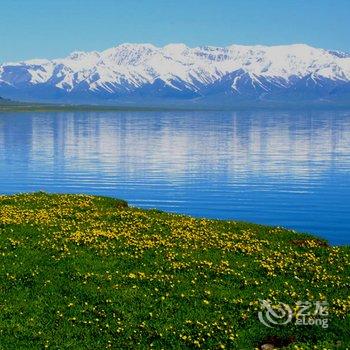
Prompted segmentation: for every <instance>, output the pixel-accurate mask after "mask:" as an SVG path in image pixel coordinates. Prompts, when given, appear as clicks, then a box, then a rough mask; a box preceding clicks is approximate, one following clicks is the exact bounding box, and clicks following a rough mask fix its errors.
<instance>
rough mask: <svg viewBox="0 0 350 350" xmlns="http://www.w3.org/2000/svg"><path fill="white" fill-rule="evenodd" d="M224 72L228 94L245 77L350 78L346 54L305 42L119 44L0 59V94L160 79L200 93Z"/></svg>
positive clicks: (139, 84) (112, 87) (259, 80)
mask: <svg viewBox="0 0 350 350" xmlns="http://www.w3.org/2000/svg"><path fill="white" fill-rule="evenodd" d="M230 74H231V75H232V77H230ZM225 77H230V78H228V79H231V81H230V84H229V85H230V93H232V94H235V93H237V94H244V93H245V89H244V88H242V84H243V81H246V80H244V79H249V83H250V85H251V86H252V88H253V89H261V91H270V90H271V89H272V88H288V87H289V86H291V85H292V84H294V83H295V81H296V80H300V79H303V78H307V77H309V78H310V79H311V80H312V81H313V82H314V83H315V84H316V85H317V84H320V85H322V83H319V81H320V80H322V79H327V80H328V81H330V82H332V81H333V82H339V83H341V82H350V55H348V54H345V53H341V52H338V51H329V50H324V49H318V48H314V47H311V46H308V45H304V44H295V45H284V46H261V45H257V46H243V45H231V46H228V47H213V46H203V47H195V48H190V47H187V46H186V45H184V44H169V45H166V46H164V47H156V46H154V45H152V44H122V45H118V46H116V47H113V48H110V49H107V50H105V51H102V52H97V51H93V52H81V51H77V52H73V53H71V54H70V55H69V56H68V57H65V58H59V59H53V60H46V59H35V60H28V61H23V62H17V63H4V64H2V65H1V66H0V94H1V91H2V90H4V89H5V90H4V91H5V92H6V91H10V90H9V89H11V88H13V89H16V92H17V93H18V92H19V91H21V90H26V89H31V88H33V87H38V86H46V87H50V88H52V89H57V90H58V91H63V92H67V93H69V92H72V91H80V92H84V91H85V92H100V93H101V92H102V93H105V94H107V95H108V94H111V95H112V94H120V93H122V94H124V95H125V94H127V93H128V92H135V91H137V90H139V89H141V88H143V87H147V86H150V85H152V84H155V83H156V82H157V81H160V82H162V83H163V84H164V86H163V87H165V88H166V87H168V88H170V89H172V90H173V91H174V92H176V91H190V92H193V93H198V94H199V95H203V94H204V92H203V89H205V88H206V87H207V88H208V87H211V86H213V84H218V83H220V82H222V81H224V80H223V79H224V78H225ZM271 84H272V85H271ZM6 89H7V90H6ZM152 91H153V90H152ZM152 91H150V92H149V94H152Z"/></svg>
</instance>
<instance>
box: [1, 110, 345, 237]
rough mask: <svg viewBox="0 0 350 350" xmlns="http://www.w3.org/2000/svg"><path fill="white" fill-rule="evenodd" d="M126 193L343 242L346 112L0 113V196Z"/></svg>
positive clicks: (142, 202)
mask: <svg viewBox="0 0 350 350" xmlns="http://www.w3.org/2000/svg"><path fill="white" fill-rule="evenodd" d="M38 190H44V191H48V192H69V193H81V192H84V193H90V194H99V195H107V196H113V197H119V198H123V199H126V200H128V201H129V203H130V204H132V205H135V206H140V207H145V208H159V209H162V210H167V211H173V212H179V213H186V214H191V215H194V216H203V217H211V218H225V219H227V218H229V219H237V220H245V221H252V222H257V223H264V224H271V225H280V226H284V227H289V228H293V229H296V230H299V231H304V232H311V233H315V234H317V235H319V236H322V237H325V238H327V239H329V240H330V241H331V242H332V243H334V244H349V243H350V112H346V111H317V112H316V111H315V112H300V111H293V112H277V111H264V112H79V113H75V112H74V113H1V114H0V193H3V194H8V193H17V192H27V191H38Z"/></svg>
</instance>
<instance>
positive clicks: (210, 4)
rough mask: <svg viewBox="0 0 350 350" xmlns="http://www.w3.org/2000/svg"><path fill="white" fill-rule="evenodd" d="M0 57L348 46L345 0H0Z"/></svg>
mask: <svg viewBox="0 0 350 350" xmlns="http://www.w3.org/2000/svg"><path fill="white" fill-rule="evenodd" d="M0 16H1V20H0V38H1V41H0V42H1V45H0V62H4V61H11V60H12V61H14V60H22V59H28V58H38V57H47V58H54V57H62V56H66V55H67V54H69V53H70V52H72V51H75V50H103V49H106V48H109V47H112V46H115V45H117V44H119V43H123V42H148V43H153V44H155V45H161V46H162V45H165V44H167V43H169V42H183V43H185V44H187V45H189V46H198V45H217V46H225V45H230V44H233V43H235V44H266V45H274V44H289V43H306V44H310V45H313V46H316V47H324V48H328V49H339V50H344V51H350V25H349V22H350V0H216V1H215V0H171V1H170V0H30V1H29V0H1V14H0Z"/></svg>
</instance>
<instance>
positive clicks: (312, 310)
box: [258, 300, 328, 328]
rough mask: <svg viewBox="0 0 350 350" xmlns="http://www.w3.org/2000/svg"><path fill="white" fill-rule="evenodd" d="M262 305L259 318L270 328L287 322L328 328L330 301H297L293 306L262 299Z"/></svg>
mask: <svg viewBox="0 0 350 350" xmlns="http://www.w3.org/2000/svg"><path fill="white" fill-rule="evenodd" d="M260 307H261V310H260V311H259V312H258V317H259V320H260V322H261V323H262V324H263V325H265V326H266V327H269V328H272V327H275V326H280V325H287V324H295V325H297V326H320V327H322V328H328V303H327V302H326V301H314V302H311V301H297V302H296V303H295V307H294V308H292V307H291V306H290V305H288V304H285V303H282V302H278V303H277V304H272V303H271V301H270V300H260ZM293 310H295V311H294V312H293Z"/></svg>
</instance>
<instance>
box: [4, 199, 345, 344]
mask: <svg viewBox="0 0 350 350" xmlns="http://www.w3.org/2000/svg"><path fill="white" fill-rule="evenodd" d="M0 261H1V264H0V281H1V283H0V349H6V350H7V349H16V350H18V349H44V348H48V349H74V350H75V349H152V348H154V349H198V348H203V349H255V348H261V346H262V345H263V344H267V343H268V344H271V346H274V347H278V348H288V349H346V347H347V345H349V342H350V316H349V311H350V293H349V286H350V249H349V247H331V246H329V245H328V244H326V243H325V242H324V241H322V240H319V239H317V238H314V237H312V236H308V235H302V234H297V233H295V232H293V231H289V230H285V229H281V228H276V227H267V226H260V225H254V224H248V223H242V222H234V221H215V220H206V219H194V218H191V217H187V216H180V215H173V214H167V213H163V212H159V211H156V210H140V209H136V208H130V207H128V206H127V204H126V202H123V201H118V200H114V199H110V198H102V197H92V196H85V195H48V194H44V193H36V194H23V195H16V196H0ZM260 300H269V301H270V302H271V303H272V304H273V305H277V304H278V303H279V302H284V303H286V304H288V305H290V306H291V308H292V309H293V313H295V314H293V319H292V320H290V322H289V323H288V324H285V325H283V324H279V323H278V324H272V325H271V327H268V326H265V325H264V324H262V323H261V322H260V320H259V317H258V313H259V311H261V306H260ZM298 301H308V302H310V303H311V304H312V305H314V304H315V303H316V302H324V301H326V302H327V303H328V308H327V311H328V313H329V314H328V316H327V320H328V327H327V328H325V327H322V326H321V325H297V324H295V322H294V321H295V318H296V317H297V316H296V315H297V314H296V313H297V312H298V308H297V307H296V305H297V302H298ZM312 317H313V316H311V319H312Z"/></svg>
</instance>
